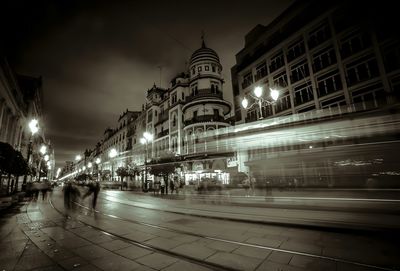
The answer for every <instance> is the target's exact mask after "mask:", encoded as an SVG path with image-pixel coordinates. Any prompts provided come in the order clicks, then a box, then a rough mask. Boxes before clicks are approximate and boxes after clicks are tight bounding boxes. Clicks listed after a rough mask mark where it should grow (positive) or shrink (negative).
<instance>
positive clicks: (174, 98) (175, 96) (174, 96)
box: [171, 93, 178, 104]
mask: <svg viewBox="0 0 400 271" xmlns="http://www.w3.org/2000/svg"><path fill="white" fill-rule="evenodd" d="M171 101H172V102H171V103H172V104H175V103H176V102H177V101H178V97H177V94H176V93H174V94H172V99H171Z"/></svg>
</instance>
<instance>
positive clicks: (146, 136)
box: [140, 132, 153, 190]
mask: <svg viewBox="0 0 400 271" xmlns="http://www.w3.org/2000/svg"><path fill="white" fill-rule="evenodd" d="M151 141H153V135H152V134H151V133H149V132H144V133H143V137H142V138H141V139H140V143H142V144H143V145H145V146H146V151H145V158H144V177H143V183H142V190H144V184H145V181H147V148H148V147H147V145H148V144H149V143H150V142H151Z"/></svg>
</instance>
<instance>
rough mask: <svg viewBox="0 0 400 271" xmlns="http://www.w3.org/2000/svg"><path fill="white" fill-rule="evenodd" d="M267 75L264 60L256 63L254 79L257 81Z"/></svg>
mask: <svg viewBox="0 0 400 271" xmlns="http://www.w3.org/2000/svg"><path fill="white" fill-rule="evenodd" d="M267 75H268V71H267V64H266V63H265V61H264V62H262V63H261V64H258V66H257V67H256V75H255V81H258V80H260V79H261V78H264V77H265V76H267Z"/></svg>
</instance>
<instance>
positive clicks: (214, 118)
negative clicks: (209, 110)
mask: <svg viewBox="0 0 400 271" xmlns="http://www.w3.org/2000/svg"><path fill="white" fill-rule="evenodd" d="M199 122H225V123H229V122H228V120H226V119H225V118H224V117H221V116H217V115H203V116H197V117H195V118H192V119H190V120H185V126H188V125H191V124H194V123H199Z"/></svg>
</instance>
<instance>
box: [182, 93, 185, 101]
mask: <svg viewBox="0 0 400 271" xmlns="http://www.w3.org/2000/svg"><path fill="white" fill-rule="evenodd" d="M182 100H185V93H183V92H182Z"/></svg>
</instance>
